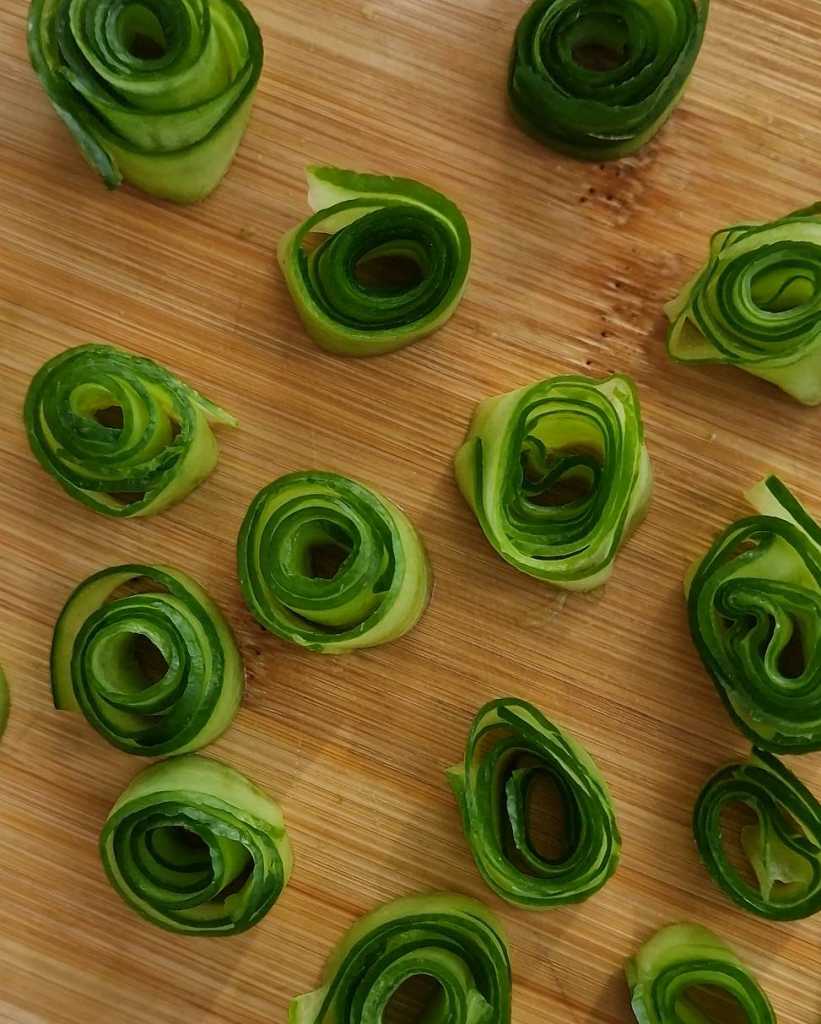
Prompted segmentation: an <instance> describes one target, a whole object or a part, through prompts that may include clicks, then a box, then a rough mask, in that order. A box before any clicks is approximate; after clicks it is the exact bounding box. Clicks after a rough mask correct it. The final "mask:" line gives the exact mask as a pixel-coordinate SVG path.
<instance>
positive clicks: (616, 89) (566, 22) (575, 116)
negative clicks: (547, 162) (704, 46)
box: [508, 0, 709, 160]
mask: <svg viewBox="0 0 821 1024" xmlns="http://www.w3.org/2000/svg"><path fill="white" fill-rule="evenodd" d="M708 10H709V0H536V2H535V3H534V4H532V5H531V6H530V7H529V8H528V10H527V11H526V13H525V15H524V17H523V18H522V20H521V21H520V23H519V27H518V28H517V30H516V36H515V39H514V42H513V52H512V55H511V59H510V70H509V74H508V97H509V99H510V103H511V108H512V110H513V114H514V116H515V117H516V119H517V121H518V122H519V123H520V124H521V126H522V127H523V128H524V129H525V131H527V132H529V133H530V134H532V135H534V136H535V137H536V138H538V139H539V140H540V141H542V142H544V143H546V144H547V145H548V146H551V147H552V148H553V149H557V150H559V151H561V152H564V153H568V154H570V155H571V156H575V157H578V158H580V159H585V160H613V159H617V158H619V157H623V156H627V155H628V154H630V153H633V152H635V151H636V150H637V149H639V148H640V147H641V146H643V145H644V144H645V143H646V142H648V141H649V140H650V139H651V138H652V137H653V135H655V133H656V132H657V131H658V130H659V128H660V127H661V126H662V125H663V124H664V122H665V121H666V120H667V118H668V117H669V116H670V114H671V113H672V111H673V108H674V107H675V105H676V104H677V103H678V101H679V99H680V98H681V95H682V93H683V92H684V88H685V86H686V85H687V80H688V79H689V77H690V73H691V71H692V70H693V65H694V64H695V61H696V58H697V57H698V53H699V50H700V49H701V43H702V39H703V37H704V29H705V26H706V24H707V14H708Z"/></svg>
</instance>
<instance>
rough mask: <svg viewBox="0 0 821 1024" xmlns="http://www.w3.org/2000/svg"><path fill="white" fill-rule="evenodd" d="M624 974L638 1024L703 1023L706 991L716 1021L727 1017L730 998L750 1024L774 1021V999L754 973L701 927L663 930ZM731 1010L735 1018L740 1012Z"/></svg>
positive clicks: (690, 925)
mask: <svg viewBox="0 0 821 1024" xmlns="http://www.w3.org/2000/svg"><path fill="white" fill-rule="evenodd" d="M626 972H627V982H628V984H629V986H630V991H631V994H632V997H633V1012H634V1013H635V1015H636V1020H637V1021H638V1022H639V1024H684V1022H692V1024H701V1022H702V1021H706V1020H707V1019H708V1018H707V1017H706V1016H705V1014H704V1012H703V1010H702V1005H701V1003H700V1002H699V1001H698V1000H699V997H701V998H704V990H705V989H708V991H709V993H710V994H711V998H712V1000H713V1007H712V1010H713V1011H714V1012H717V1013H718V1016H717V1018H716V1019H722V1017H727V1014H728V1007H727V1005H726V1002H727V1001H730V1002H732V1003H734V1004H736V1005H737V1007H738V1011H739V1012H740V1013H741V1014H743V1019H744V1020H745V1021H746V1022H747V1024H776V1021H775V1013H774V1012H773V1008H772V1006H771V1005H770V1001H769V1000H768V999H767V996H766V994H765V993H764V991H763V989H762V988H761V986H760V985H759V984H758V982H757V981H756V980H755V978H754V977H753V975H752V973H751V972H750V971H749V970H748V968H747V967H745V965H744V964H743V963H742V962H741V960H739V958H738V957H737V956H736V954H735V953H734V952H733V951H732V950H731V949H730V947H729V946H727V945H726V944H725V943H724V942H723V941H722V940H721V939H720V938H719V937H718V936H717V935H714V934H713V933H712V932H711V931H709V930H708V929H707V928H704V927H702V926H701V925H698V924H672V925H668V926H667V927H666V928H662V929H661V930H660V931H658V932H656V934H655V935H654V936H653V937H652V938H651V939H649V940H648V941H647V942H645V944H644V945H643V946H642V947H641V949H640V950H639V951H638V953H636V955H635V956H633V957H631V958H630V959H629V960H628V961H627V965H626ZM730 1014H731V1015H730V1019H737V1017H738V1014H735V1016H733V1015H732V1011H730ZM709 1019H712V1016H711V1017H710V1018H709Z"/></svg>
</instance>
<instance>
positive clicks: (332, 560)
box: [293, 519, 354, 580]
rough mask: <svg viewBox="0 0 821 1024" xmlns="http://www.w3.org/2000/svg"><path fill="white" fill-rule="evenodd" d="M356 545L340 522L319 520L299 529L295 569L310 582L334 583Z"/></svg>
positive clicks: (295, 544)
mask: <svg viewBox="0 0 821 1024" xmlns="http://www.w3.org/2000/svg"><path fill="white" fill-rule="evenodd" d="M353 547H354V542H353V538H352V537H351V535H350V534H349V533H348V531H347V530H346V529H345V528H344V527H343V526H342V525H341V524H340V523H338V522H333V521H331V520H323V519H316V520H312V521H310V522H308V523H305V524H304V525H303V526H301V527H300V528H299V531H298V533H297V536H296V538H295V543H294V547H293V552H294V555H295V556H296V563H295V564H294V565H293V568H294V569H295V570H296V571H297V572H298V573H300V574H301V575H302V576H304V577H306V578H307V579H311V580H333V579H335V578H336V576H337V575H338V574H339V571H340V569H341V568H342V566H343V565H344V564H345V561H346V560H347V558H348V556H349V555H350V554H351V552H352V551H353Z"/></svg>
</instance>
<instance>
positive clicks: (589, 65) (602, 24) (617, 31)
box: [569, 13, 630, 72]
mask: <svg viewBox="0 0 821 1024" xmlns="http://www.w3.org/2000/svg"><path fill="white" fill-rule="evenodd" d="M569 42H570V48H571V53H572V55H573V60H574V62H575V63H576V64H577V65H578V66H579V67H580V68H583V69H584V70H585V71H597V72H607V71H615V70H616V68H620V67H621V66H622V65H623V64H626V63H627V61H628V60H629V59H630V35H629V31H628V28H627V24H626V23H625V21H624V19H623V18H620V17H619V16H618V15H608V14H603V13H598V14H590V15H587V16H586V17H582V18H580V19H579V21H578V22H577V23H576V25H575V26H574V27H573V29H572V30H571V32H570V39H569Z"/></svg>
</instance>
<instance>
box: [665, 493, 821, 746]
mask: <svg viewBox="0 0 821 1024" xmlns="http://www.w3.org/2000/svg"><path fill="white" fill-rule="evenodd" d="M747 500H748V501H749V503H750V504H751V505H752V506H753V508H754V509H756V511H757V512H758V513H760V514H759V515H755V516H751V517H749V518H747V519H742V520H740V521H739V522H737V523H734V524H733V525H732V526H729V527H728V528H727V529H726V530H724V532H723V533H722V534H720V535H719V537H718V538H717V539H716V540H715V542H714V543H713V546H712V547H711V548H710V550H709V551H708V552H707V554H706V555H705V556H704V558H702V559H701V560H700V561H699V562H698V563H696V565H695V566H694V568H693V569H691V571H690V574H689V575H688V578H687V580H686V581H685V592H686V594H687V601H688V607H689V621H690V633H691V635H692V637H693V642H694V643H695V645H696V648H697V650H698V652H699V654H700V655H701V659H702V661H703V662H704V665H705V667H706V668H707V671H708V672H709V673H710V675H711V676H712V678H713V682H714V683H715V686H716V689H717V690H718V692H719V694H720V696H721V698H722V700H723V701H724V703H725V705H726V707H727V710H728V711H729V712H730V714H731V715H732V717H733V718H734V720H735V722H736V724H737V725H738V726H739V728H741V729H742V731H743V732H744V733H745V734H746V735H747V736H749V737H750V739H751V740H752V741H753V742H754V743H755V744H756V745H757V746H759V747H761V748H762V749H764V750H770V751H773V752H775V753H792V754H800V753H805V752H807V751H810V750H821V529H819V527H818V525H817V524H816V523H815V521H814V520H813V519H812V518H811V517H810V515H809V514H808V513H807V512H806V510H805V509H804V508H803V507H802V506H801V505H800V503H799V502H798V501H797V500H796V499H795V497H794V496H793V494H792V493H791V492H790V491H789V490H788V489H787V487H785V486H784V484H783V483H782V482H781V481H780V480H779V479H778V478H777V477H774V476H771V477H768V478H767V479H766V480H762V481H761V483H759V484H757V485H756V486H755V487H754V488H753V489H752V490H751V491H750V492H749V493H748V494H747Z"/></svg>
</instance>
